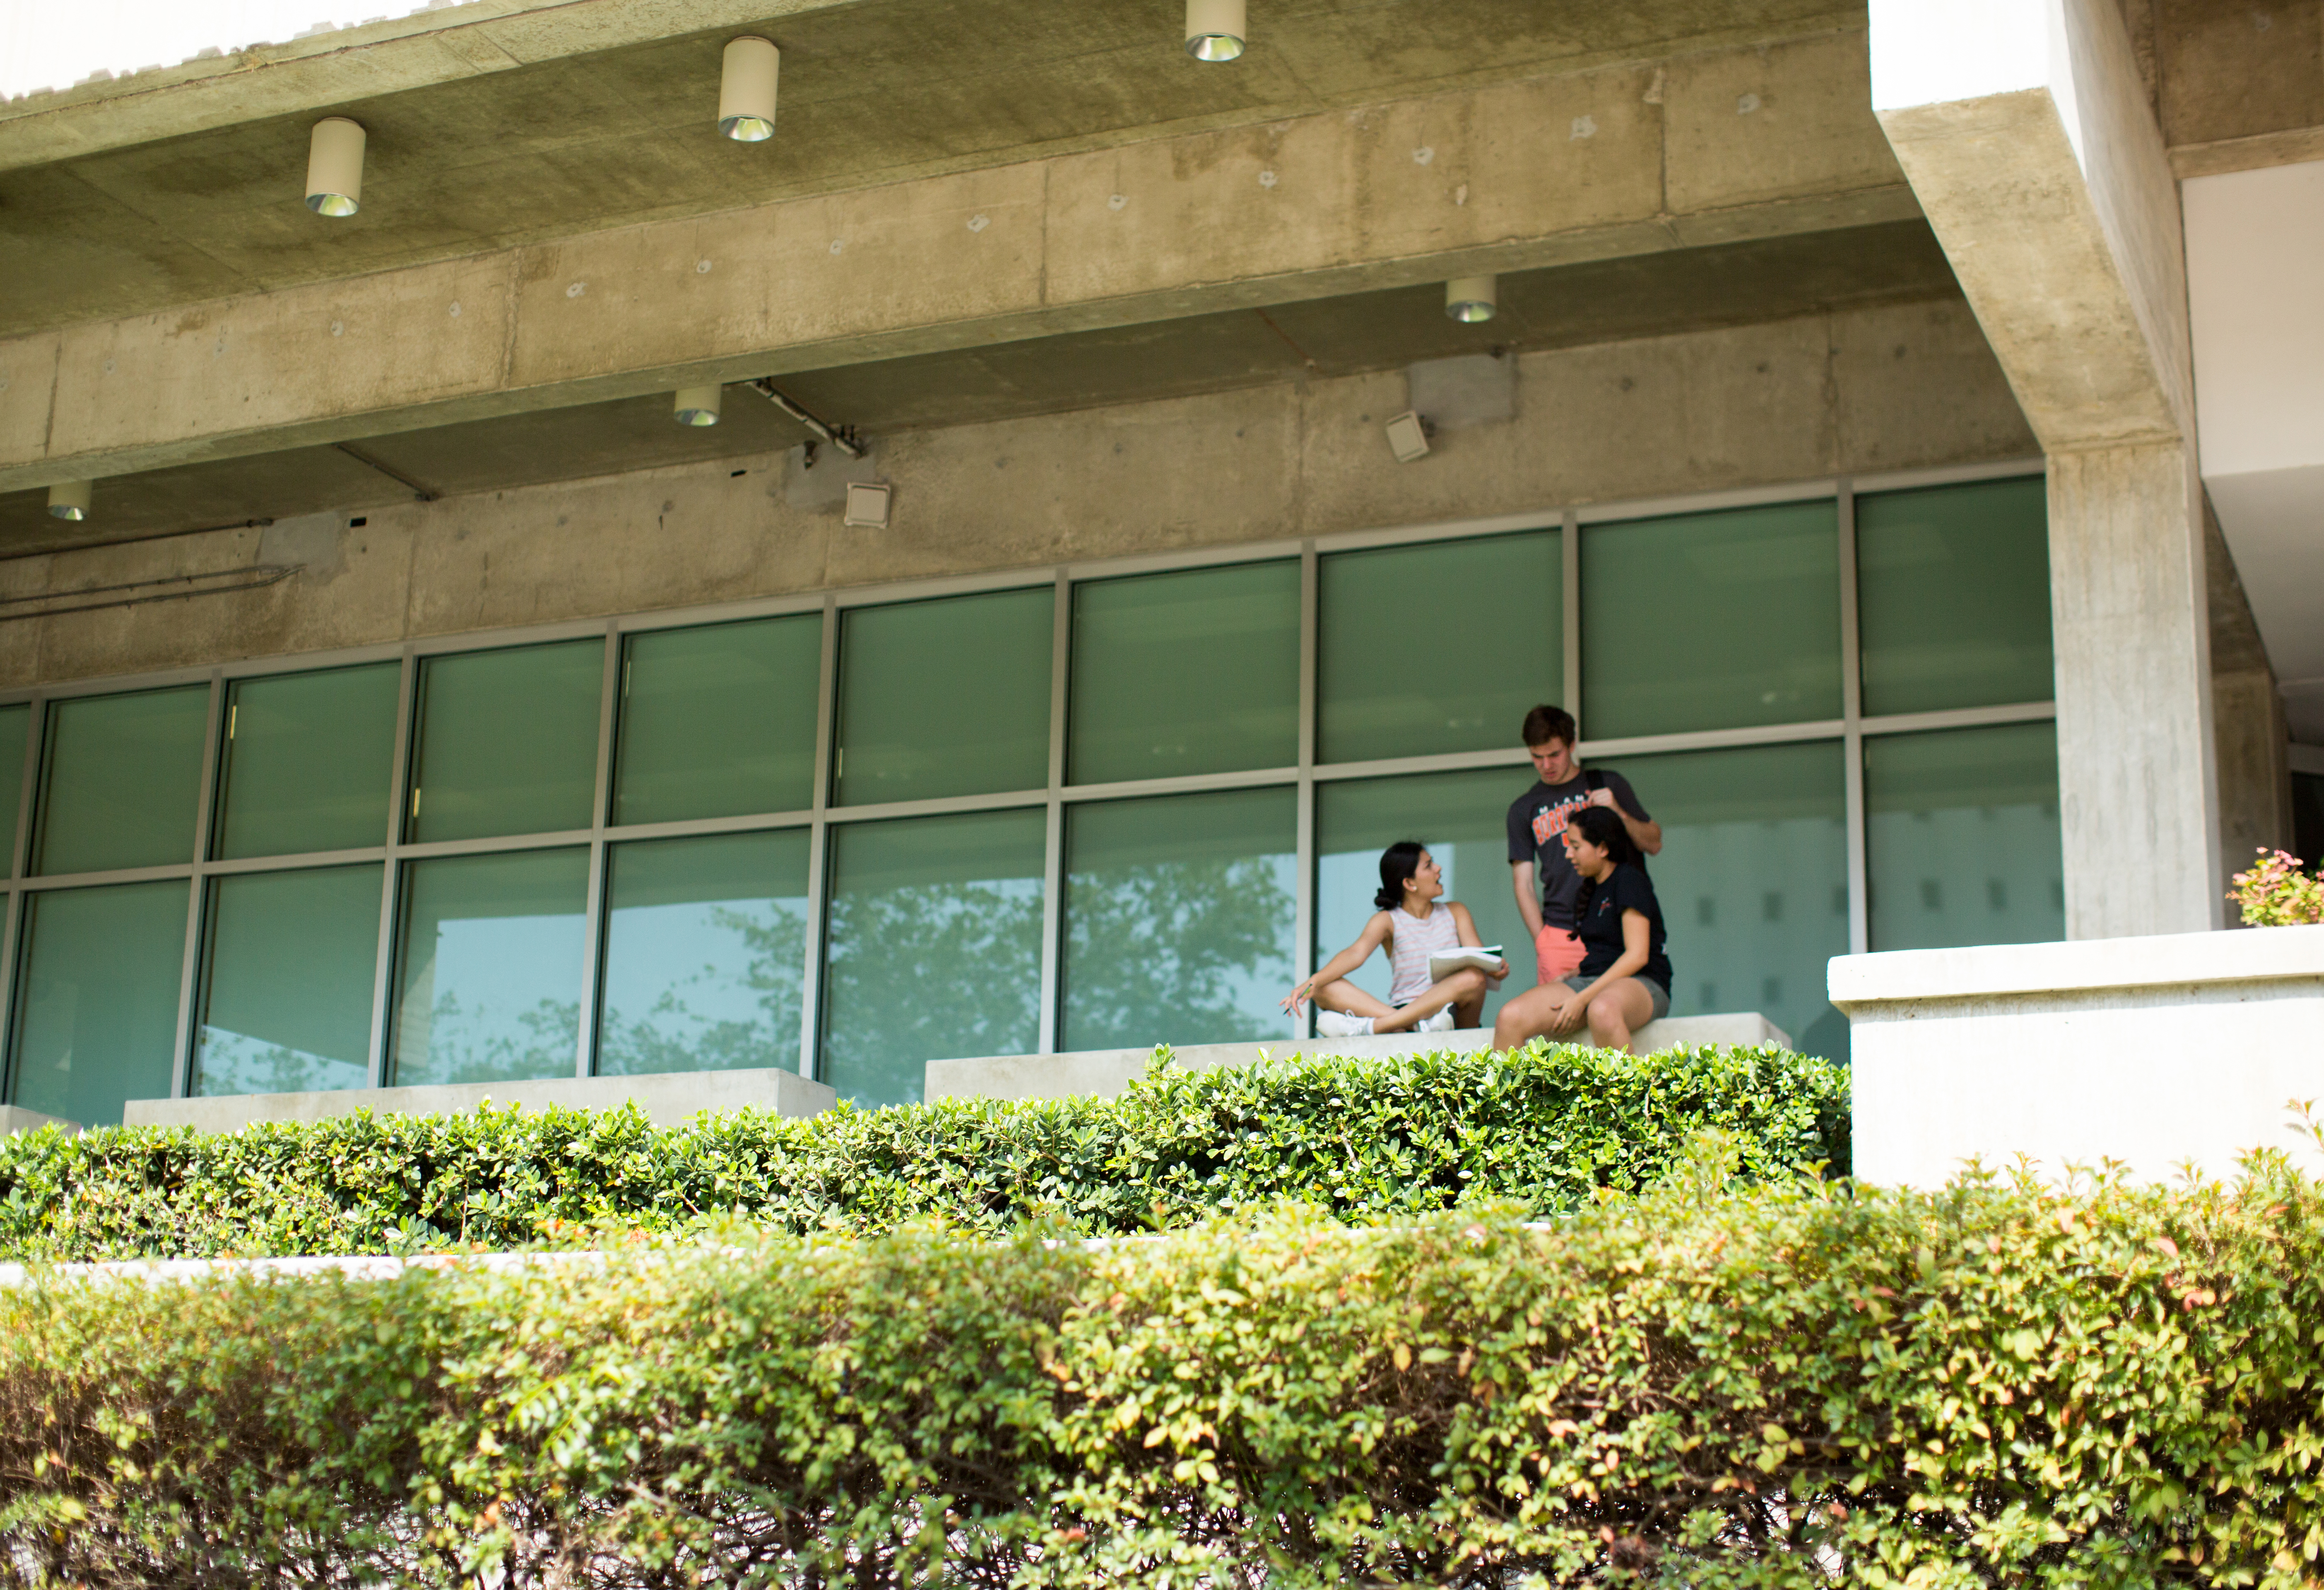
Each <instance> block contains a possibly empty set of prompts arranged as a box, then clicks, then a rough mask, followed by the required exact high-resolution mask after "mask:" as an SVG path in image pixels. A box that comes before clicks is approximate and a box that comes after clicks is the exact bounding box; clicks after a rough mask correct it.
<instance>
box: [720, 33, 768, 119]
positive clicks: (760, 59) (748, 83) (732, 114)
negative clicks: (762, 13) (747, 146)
mask: <svg viewBox="0 0 2324 1590" xmlns="http://www.w3.org/2000/svg"><path fill="white" fill-rule="evenodd" d="M782 64H783V52H782V51H779V50H778V49H776V48H775V46H774V43H773V41H771V40H767V39H761V38H760V37H758V36H757V35H756V34H752V33H745V34H744V35H743V36H742V37H741V38H739V39H735V40H733V41H729V42H728V44H727V46H726V65H725V67H724V69H723V70H722V71H721V72H720V73H719V74H718V130H719V131H720V132H721V133H725V134H726V136H727V137H729V138H732V139H733V140H734V142H737V143H758V142H763V141H764V140H766V139H769V138H772V137H773V136H774V135H775V77H776V74H777V72H778V71H779V69H781V67H782Z"/></svg>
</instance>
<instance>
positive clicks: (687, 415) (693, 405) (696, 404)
mask: <svg viewBox="0 0 2324 1590" xmlns="http://www.w3.org/2000/svg"><path fill="white" fill-rule="evenodd" d="M718 391H719V389H718V388H717V387H715V386H706V387H680V388H678V400H677V401H676V402H675V403H672V404H671V405H670V416H671V418H674V419H676V420H677V421H678V424H680V425H716V424H717V423H718Z"/></svg>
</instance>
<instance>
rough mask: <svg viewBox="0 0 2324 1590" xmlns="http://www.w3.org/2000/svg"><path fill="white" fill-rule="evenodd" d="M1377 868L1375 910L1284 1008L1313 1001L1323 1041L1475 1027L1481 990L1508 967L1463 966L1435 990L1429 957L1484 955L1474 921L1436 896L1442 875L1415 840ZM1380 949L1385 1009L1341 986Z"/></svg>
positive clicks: (1295, 1011) (1462, 907)
mask: <svg viewBox="0 0 2324 1590" xmlns="http://www.w3.org/2000/svg"><path fill="white" fill-rule="evenodd" d="M1379 867H1380V887H1379V893H1378V894H1377V895H1374V896H1372V903H1373V904H1374V905H1378V906H1379V910H1378V911H1375V912H1374V913H1372V916H1371V920H1370V921H1369V922H1367V923H1365V924H1364V931H1363V932H1362V933H1359V934H1357V935H1356V942H1354V943H1352V944H1351V945H1349V946H1348V947H1347V948H1346V949H1344V950H1342V951H1340V952H1339V953H1338V954H1337V955H1334V956H1333V957H1332V959H1331V960H1328V961H1326V962H1324V964H1323V970H1321V971H1319V972H1317V973H1316V974H1315V975H1314V977H1312V978H1309V979H1307V980H1306V981H1305V982H1304V983H1301V984H1300V985H1299V986H1298V987H1297V988H1294V989H1292V990H1291V992H1290V993H1288V994H1286V995H1285V996H1284V997H1283V1008H1284V1009H1286V1010H1287V1011H1290V1012H1291V1013H1292V1014H1293V1015H1295V1016H1296V1015H1297V1014H1298V1013H1299V1012H1300V1011H1301V1010H1302V1009H1303V1008H1305V1006H1306V1003H1307V1001H1308V1000H1309V999H1313V1000H1314V1001H1315V1030H1316V1031H1317V1032H1319V1033H1321V1034H1323V1036H1325V1037H1327V1038H1352V1037H1355V1036H1357V1035H1358V1034H1362V1033H1411V1032H1425V1033H1444V1032H1450V1031H1452V1028H1453V1027H1454V1026H1455V1025H1460V1026H1463V1027H1473V1026H1475V1025H1477V1018H1478V1017H1479V1016H1480V1015H1481V1014H1482V1013H1483V1011H1484V1008H1485V992H1486V990H1487V989H1488V988H1492V987H1493V986H1495V985H1496V984H1498V983H1499V982H1500V980H1501V979H1502V978H1505V977H1507V976H1508V975H1509V967H1508V961H1506V960H1504V961H1502V962H1501V963H1500V967H1501V970H1499V972H1498V973H1496V974H1490V975H1489V974H1487V973H1485V972H1483V971H1480V970H1476V969H1475V968H1473V967H1469V968H1463V969H1462V970H1460V971H1456V972H1454V973H1453V974H1452V976H1451V977H1449V978H1446V979H1444V980H1443V982H1441V983H1432V982H1430V981H1429V980H1428V958H1429V957H1430V956H1431V955H1435V954H1443V953H1445V952H1447V951H1453V950H1458V949H1462V948H1463V947H1467V948H1470V949H1481V948H1483V944H1482V942H1481V941H1480V940H1479V939H1478V937H1477V924H1476V921H1475V919H1474V918H1472V917H1471V916H1470V914H1469V908H1468V907H1467V906H1466V905H1462V904H1460V903H1459V902H1458V901H1454V900H1443V899H1439V898H1438V897H1437V896H1440V895H1442V894H1443V892H1444V870H1443V868H1441V867H1439V866H1437V865H1436V862H1435V860H1434V858H1432V857H1431V856H1430V855H1429V853H1428V852H1427V851H1426V850H1424V849H1423V848H1422V847H1421V846H1420V845H1419V844H1418V843H1416V841H1411V840H1405V841H1401V842H1399V843H1397V844H1393V845H1390V846H1388V850H1387V852H1386V853H1385V854H1383V855H1382V856H1381V857H1380V864H1379ZM1383 943H1385V944H1386V945H1387V946H1388V966H1389V970H1390V971H1391V972H1392V974H1393V976H1392V979H1391V980H1390V982H1389V984H1388V1003H1386V1004H1385V1005H1383V1004H1382V1003H1380V1001H1379V1000H1377V999H1375V998H1373V997H1371V996H1370V995H1369V994H1367V993H1365V992H1364V991H1363V990H1362V989H1361V988H1358V987H1356V985H1355V984H1353V983H1351V982H1349V981H1348V980H1347V978H1348V974H1349V973H1350V972H1351V971H1353V970H1356V968H1358V967H1360V966H1361V965H1362V964H1363V963H1364V962H1365V961H1367V960H1370V959H1371V955H1372V951H1374V950H1377V949H1379V947H1380V946H1381V945H1382V944H1383Z"/></svg>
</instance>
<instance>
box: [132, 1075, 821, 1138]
mask: <svg viewBox="0 0 2324 1590" xmlns="http://www.w3.org/2000/svg"><path fill="white" fill-rule="evenodd" d="M838 1098H839V1096H838V1095H837V1094H836V1093H835V1092H834V1091H833V1090H832V1089H829V1088H827V1087H825V1086H824V1085H823V1084H822V1083H821V1082H813V1081H809V1080H807V1078H805V1077H802V1076H800V1075H799V1074H798V1072H797V1071H771V1070H770V1071H671V1072H668V1073H666V1074H664V1075H661V1076H654V1077H556V1078H550V1079H548V1080H542V1081H533V1082H459V1083H451V1084H447V1085H445V1086H442V1087H434V1088H347V1089H337V1090H336V1091H332V1092H323V1093H244V1094H235V1095H230V1096H228V1097H226V1098H133V1099H131V1100H130V1101H129V1103H128V1105H127V1107H125V1108H124V1110H123V1112H122V1120H123V1124H124V1125H125V1126H192V1127H194V1128H195V1129H196V1130H198V1131H203V1132H231V1131H233V1130H235V1128H236V1127H238V1126H252V1125H254V1124H255V1123H257V1122H260V1121H323V1120H329V1119H331V1118H332V1117H337V1116H346V1115H353V1114H354V1113H355V1111H357V1110H359V1109H367V1110H370V1111H371V1112H372V1113H373V1114H374V1115H382V1116H436V1115H455V1114H459V1113H462V1112H464V1111H467V1110H472V1109H475V1107H477V1106H479V1105H481V1104H483V1103H484V1102H485V1101H486V1100H487V1099H489V1100H491V1101H492V1102H493V1103H494V1104H521V1105H523V1106H524V1107H526V1108H527V1109H544V1108H547V1107H550V1106H552V1105H554V1106H558V1107H562V1108H566V1109H613V1108H614V1107H618V1106H620V1105H622V1104H623V1103H625V1102H632V1101H634V1102H635V1103H636V1104H637V1105H638V1107H640V1108H641V1109H643V1110H644V1111H645V1112H646V1114H647V1115H648V1116H650V1117H652V1119H653V1122H654V1124H655V1125H656V1126H677V1125H678V1124H679V1123H680V1122H682V1121H684V1120H686V1119H687V1117H690V1116H694V1115H698V1114H700V1113H701V1112H702V1111H704V1110H736V1109H763V1110H769V1111H771V1112H772V1113H774V1114H776V1115H781V1116H812V1115H820V1114H822V1113H823V1112H824V1111H825V1110H827V1109H829V1108H830V1107H832V1106H833V1105H834V1104H835V1103H836V1102H837V1101H838Z"/></svg>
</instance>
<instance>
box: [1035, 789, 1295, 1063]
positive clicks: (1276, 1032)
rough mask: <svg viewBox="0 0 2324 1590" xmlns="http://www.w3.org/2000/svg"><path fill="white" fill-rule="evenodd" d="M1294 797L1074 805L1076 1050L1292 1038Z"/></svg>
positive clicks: (1068, 1002)
mask: <svg viewBox="0 0 2324 1590" xmlns="http://www.w3.org/2000/svg"><path fill="white" fill-rule="evenodd" d="M1298 849H1299V818H1298V804H1297V795H1296V792H1295V791H1292V790H1289V789H1238V790H1224V791H1221V792H1218V793H1216V794H1209V795H1167V796H1164V797H1161V798H1159V799H1155V800H1142V801H1102V802H1097V803H1094V804H1088V805H1080V806H1074V807H1073V808H1071V809H1070V810H1069V811H1068V812H1067V813H1066V823H1065V1031H1064V1034H1063V1036H1062V1038H1061V1039H1060V1041H1059V1044H1058V1046H1059V1047H1060V1048H1064V1049H1122V1048H1145V1047H1148V1046H1151V1045H1153V1044H1156V1043H1180V1044H1184V1043H1231V1042H1233V1041H1234V1040H1236V1039H1239V1038H1280V1037H1281V1036H1282V1035H1283V1034H1284V1032H1285V1031H1286V1027H1287V1025H1288V1023H1287V1021H1286V1018H1285V1016H1284V1015H1283V1012H1282V1011H1281V1010H1280V1009H1279V1008H1277V1001H1278V1000H1280V999H1281V998H1282V997H1283V996H1284V995H1285V994H1286V993H1288V992H1289V991H1290V988H1291V980H1292V964H1291V963H1292V959H1293V955H1294V952H1295V951H1296V945H1297V939H1296V932H1297V919H1298V860H1299V856H1298Z"/></svg>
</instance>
